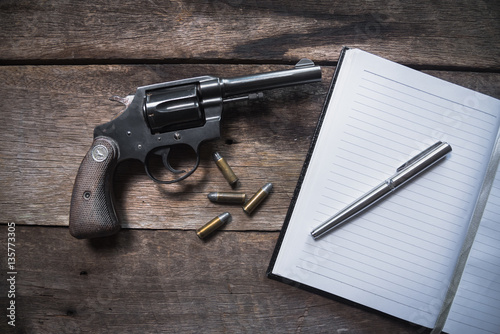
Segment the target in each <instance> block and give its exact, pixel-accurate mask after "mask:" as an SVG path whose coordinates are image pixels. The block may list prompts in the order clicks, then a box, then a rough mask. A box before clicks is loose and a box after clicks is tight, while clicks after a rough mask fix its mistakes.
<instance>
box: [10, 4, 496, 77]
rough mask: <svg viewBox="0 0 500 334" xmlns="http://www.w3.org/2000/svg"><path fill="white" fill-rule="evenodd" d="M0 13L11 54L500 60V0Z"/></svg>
mask: <svg viewBox="0 0 500 334" xmlns="http://www.w3.org/2000/svg"><path fill="white" fill-rule="evenodd" d="M0 18H1V20H0V50H2V52H1V53H0V59H1V60H4V61H5V62H9V63H16V62H17V63H30V62H31V63H54V62H56V63H61V61H64V62H66V63H75V62H79V63H95V62H96V61H97V62H108V63H113V62H114V63H116V62H123V61H134V62H141V61H145V60H149V61H150V62H165V61H167V62H177V61H181V62H185V61H188V62H191V63H196V62H198V63H199V62H217V63H219V62H233V63H241V62H283V61H288V62H290V61H294V60H297V59H300V58H302V57H310V58H312V59H314V60H316V61H321V62H334V61H336V60H337V55H338V53H339V51H340V49H341V48H342V46H343V45H348V46H352V47H360V48H364V49H368V50H370V51H372V52H375V53H377V54H380V55H381V56H384V57H387V58H389V59H391V60H395V61H398V62H401V63H405V64H412V65H419V66H440V67H453V68H457V67H458V68H459V67H462V68H482V69H496V70H498V68H499V64H500V46H499V43H498V41H499V40H500V3H499V2H498V1H496V0H476V1H452V0H447V1H411V2H408V1H400V0H389V1H363V0H353V1H336V2H332V1H316V0H315V1H310V0H308V1H303V0H300V1H298V0H294V1H283V0H281V1H241V0H226V1H211V0H210V1H208V0H194V1H192V0H189V1H187V0H176V1H168V2H163V1H157V0H136V1H118V0H97V1H90V2H85V3H81V2H74V1H61V0H48V1H43V2H33V1H28V0H17V1H2V2H1V3H0Z"/></svg>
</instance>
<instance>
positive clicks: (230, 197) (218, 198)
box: [207, 192, 247, 204]
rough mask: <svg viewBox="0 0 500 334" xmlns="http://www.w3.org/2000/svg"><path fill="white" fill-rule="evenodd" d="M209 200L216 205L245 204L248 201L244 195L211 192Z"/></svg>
mask: <svg viewBox="0 0 500 334" xmlns="http://www.w3.org/2000/svg"><path fill="white" fill-rule="evenodd" d="M207 197H208V199H209V200H210V201H212V202H216V203H235V204H243V203H245V201H246V199H247V195H245V194H244V193H221V192H211V193H209V194H208V195H207Z"/></svg>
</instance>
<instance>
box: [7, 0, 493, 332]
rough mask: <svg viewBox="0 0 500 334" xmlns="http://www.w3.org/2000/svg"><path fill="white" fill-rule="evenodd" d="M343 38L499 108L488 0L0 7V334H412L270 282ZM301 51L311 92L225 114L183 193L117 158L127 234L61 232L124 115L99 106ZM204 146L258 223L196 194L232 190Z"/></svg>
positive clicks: (287, 61) (56, 1)
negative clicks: (234, 180) (225, 216)
mask: <svg viewBox="0 0 500 334" xmlns="http://www.w3.org/2000/svg"><path fill="white" fill-rule="evenodd" d="M343 45H348V46H351V47H359V48H362V49H364V50H366V51H369V52H372V53H376V54H378V55H380V56H383V57H386V58H389V59H391V60H394V61H396V62H399V63H402V64H405V65H408V66H411V67H414V68H417V69H419V70H423V71H425V72H427V73H430V74H431V75H435V76H438V77H441V78H444V79H446V80H449V81H452V82H455V83H458V84H460V85H463V86H466V87H469V88H472V89H475V90H478V91H480V92H482V93H486V94H489V95H492V96H494V97H497V98H500V74H499V71H500V3H499V2H498V1H496V0H484V1H481V0H476V1H459V2H458V1H457V2H455V1H439V2H437V1H432V2H431V1H423V0H419V1H411V2H409V3H407V2H405V1H394V0H389V1H359V0H352V1H338V2H337V3H333V2H328V1H304V0H303V1H288V2H287V1H241V0H227V1H208V0H192V1H187V0H178V1H170V2H167V1H165V2H163V1H157V0H150V1H142V0H136V1H114V0H106V1H104V0H100V1H85V2H84V1H81V2H77V1H63V0H47V1H43V2H42V1H26V0H17V1H2V2H0V62H1V64H2V66H0V78H1V80H0V83H1V84H0V99H1V102H2V103H1V105H2V110H1V111H0V129H1V137H0V140H1V145H0V166H1V168H0V189H1V190H0V212H1V220H0V223H1V225H0V240H1V241H0V245H1V247H0V248H1V252H0V253H1V254H2V255H1V256H0V287H1V294H0V301H1V302H0V304H1V309H2V310H3V311H2V312H1V313H2V319H1V322H0V332H9V331H10V332H16V333H160V332H167V333H170V332H171V333H190V332H195V333H220V332H229V333H239V332H249V333H261V332H266V333H267V332H271V333H274V332H282V333H292V332H293V333H301V332H303V333H317V332H318V333H321V332H323V333H422V332H425V330H424V329H423V328H420V327H419V326H415V325H412V324H408V323H405V322H402V321H399V320H397V319H393V318H391V317H389V316H386V315H383V314H380V313H376V312H373V311H370V310H367V309H364V308H361V307H358V306H355V305H350V304H347V303H345V302H341V301H334V300H329V299H326V298H323V297H320V296H317V295H314V294H311V293H308V292H305V291H302V290H300V289H297V288H295V287H292V286H288V285H285V284H282V283H278V282H276V281H273V280H270V279H268V278H266V276H265V272H266V269H267V266H268V263H269V260H270V258H271V254H272V252H273V249H274V246H275V242H276V240H277V237H278V234H279V231H280V229H281V225H282V223H283V219H284V217H285V214H286V212H287V208H288V205H289V202H290V198H291V196H292V194H293V190H294V188H295V184H296V181H297V178H298V176H299V173H300V170H301V168H302V163H303V161H304V158H305V155H306V152H307V149H308V146H309V144H310V140H311V136H312V133H313V130H314V128H315V125H316V121H317V118H318V116H319V113H320V110H321V107H322V104H323V102H324V99H325V94H326V92H327V89H328V85H329V82H330V80H331V78H332V75H333V71H334V68H335V65H336V61H337V58H338V55H339V52H340V50H341V48H342V46H343ZM302 57H308V58H310V59H312V60H314V61H315V62H316V63H317V64H319V65H321V66H322V69H323V81H322V82H321V83H317V84H311V85H306V86H300V87H292V88H287V89H280V90H274V91H269V92H266V93H265V97H264V99H262V100H260V101H256V102H251V103H248V104H247V105H238V106H235V107H233V108H231V109H229V110H227V111H226V113H225V116H224V120H223V124H222V135H221V138H220V139H218V140H215V141H211V142H209V143H206V144H204V145H203V146H202V154H201V164H200V167H199V169H198V171H197V172H196V173H195V174H194V175H193V176H192V177H190V178H189V179H187V180H185V181H183V182H181V183H178V184H175V185H169V186H164V185H158V184H155V183H153V182H152V181H151V180H150V179H149V178H148V177H147V176H146V175H145V173H144V171H143V168H142V166H141V164H139V163H137V162H133V161H132V162H124V163H123V164H121V165H120V166H119V167H118V170H117V173H116V176H115V194H116V200H117V202H116V203H117V211H118V214H119V216H120V218H121V222H122V226H123V228H124V229H123V230H122V231H121V232H120V233H119V234H117V235H115V236H112V237H108V238H102V239H94V240H77V239H74V238H73V237H71V236H70V235H69V233H68V228H67V225H68V213H69V202H70V197H71V190H72V187H73V181H74V179H75V176H76V172H77V170H78V166H79V165H80V162H81V159H82V158H83V156H84V155H85V153H86V152H87V151H88V149H89V147H90V144H91V142H92V134H93V128H94V127H95V126H96V125H98V124H102V123H104V122H106V121H108V120H109V119H110V118H111V117H112V116H113V115H114V114H116V113H117V112H119V111H120V110H121V108H122V107H121V106H120V105H118V104H116V103H113V102H110V101H109V100H108V98H109V97H110V96H112V95H116V94H117V95H122V96H124V95H126V94H128V93H131V92H134V91H135V88H136V87H137V86H142V85H147V84H152V83H157V82H164V81H170V80H174V79H181V78H188V77H193V76H199V75H205V74H210V75H215V76H222V77H231V76H236V75H243V74H251V73H256V72H264V71H271V70H280V69H286V68H290V67H291V66H292V65H293V64H295V62H297V61H298V60H299V59H300V58H302ZM214 151H219V152H220V153H221V154H222V155H223V156H225V157H226V159H227V160H228V162H229V163H230V164H231V166H232V167H233V169H234V170H235V172H236V173H237V174H238V176H239V177H240V180H241V186H240V188H239V189H240V190H242V191H245V192H247V193H249V194H250V193H253V192H254V191H256V190H257V189H258V188H259V187H261V186H262V185H264V184H265V183H266V182H273V184H274V185H275V188H274V192H273V193H272V194H271V195H270V196H269V197H268V198H267V200H266V202H265V203H264V204H263V205H262V206H261V207H260V208H259V209H258V211H257V212H255V214H254V215H252V216H247V215H245V214H244V213H243V211H242V210H241V208H240V207H239V206H228V205H218V204H214V203H211V202H209V201H208V200H207V198H206V194H207V193H208V192H210V191H224V190H229V189H230V188H229V186H228V184H227V183H226V182H225V180H224V179H223V177H222V175H221V174H220V173H219V171H218V170H217V167H216V166H215V164H214V163H213V161H212V159H211V154H212V153H213V152H214ZM223 211H229V212H231V213H232V215H233V221H232V222H230V223H229V224H228V225H227V226H226V227H225V228H224V229H223V230H222V231H220V232H218V233H217V234H216V235H215V236H214V237H212V238H210V239H209V240H207V241H205V242H204V241H201V240H200V239H198V238H197V237H196V234H195V232H194V231H195V229H196V228H198V227H200V226H201V225H203V224H204V223H205V222H207V221H208V220H210V219H211V218H213V217H215V216H216V215H217V214H220V213H221V212H223ZM9 225H11V226H10V230H11V231H14V229H15V231H14V234H15V240H10V241H13V242H12V244H13V246H15V267H13V268H9V267H8V265H9V263H10V262H11V261H10V260H9V259H8V256H7V251H8V248H9V247H8V232H9ZM14 225H15V226H14ZM13 226H14V227H13ZM11 269H14V270H15V272H16V273H17V274H15V275H14V276H15V283H14V284H11V283H13V282H12V281H7V279H8V278H10V277H11V276H12V275H11V274H9V272H11V271H12V270H11ZM13 288H14V291H15V298H14V297H13V296H9V294H8V292H9V291H10V292H12V289H13ZM11 301H15V325H16V326H15V330H14V328H13V327H12V326H10V325H8V324H7V321H6V316H5V315H8V314H9V312H10V311H6V308H7V307H9V305H10V304H9V303H10V302H11ZM5 313H7V314H5ZM7 320H9V319H8V318H7ZM9 321H10V320H9ZM16 330H17V331H16Z"/></svg>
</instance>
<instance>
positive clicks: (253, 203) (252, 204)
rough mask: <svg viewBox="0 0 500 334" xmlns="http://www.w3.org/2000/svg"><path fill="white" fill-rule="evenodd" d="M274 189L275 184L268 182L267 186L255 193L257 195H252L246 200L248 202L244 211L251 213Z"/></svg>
mask: <svg viewBox="0 0 500 334" xmlns="http://www.w3.org/2000/svg"><path fill="white" fill-rule="evenodd" d="M272 189H273V184H272V183H267V184H266V185H265V186H263V187H262V188H261V189H260V190H259V191H257V192H256V193H255V195H253V196H252V198H250V199H249V200H248V202H246V204H245V205H244V206H243V211H245V213H247V214H251V213H252V212H253V210H255V209H256V208H257V207H258V206H259V204H260V203H262V201H263V200H264V199H265V198H266V197H267V195H269V193H270V192H271V190H272Z"/></svg>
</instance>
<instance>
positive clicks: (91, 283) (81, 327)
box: [0, 225, 422, 334]
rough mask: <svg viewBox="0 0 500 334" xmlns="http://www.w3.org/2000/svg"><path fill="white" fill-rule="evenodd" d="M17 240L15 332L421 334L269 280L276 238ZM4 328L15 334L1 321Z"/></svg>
mask: <svg viewBox="0 0 500 334" xmlns="http://www.w3.org/2000/svg"><path fill="white" fill-rule="evenodd" d="M6 233H7V228H6V226H5V225H2V226H0V237H1V238H2V239H3V238H6ZM15 233H16V245H17V246H16V270H17V275H16V286H15V289H16V297H15V302H16V331H15V333H41V334H43V333H138V332H141V333H159V332H161V333H164V332H165V333H200V332H203V333H223V332H227V333H242V332H243V333H246V332H249V333H276V332H281V333H293V332H295V333H301V332H304V333H312V332H314V333H336V332H346V333H422V332H421V328H420V327H418V326H413V325H411V324H408V323H404V322H401V321H399V320H395V319H393V318H391V317H388V316H384V315H382V314H379V313H372V312H369V311H367V310H365V309H361V308H358V307H355V306H351V305H348V304H346V303H343V302H339V301H333V300H328V299H326V298H323V297H320V296H317V295H314V294H311V293H308V292H305V291H302V290H299V289H297V288H294V287H291V286H288V285H285V284H282V283H279V282H276V281H273V280H270V279H268V278H266V277H265V271H266V268H267V265H268V262H269V259H270V257H271V253H272V250H273V248H274V244H275V242H276V239H277V236H278V233H276V232H275V233H257V232H222V233H218V234H217V235H215V236H214V237H213V238H211V239H210V240H209V241H208V242H203V241H201V240H199V239H198V238H197V237H196V235H195V233H194V232H193V231H189V232H182V231H137V230H129V231H124V232H122V233H120V234H118V235H116V236H114V237H112V238H105V239H100V240H93V241H92V242H89V241H82V240H76V239H74V238H72V237H70V236H69V235H68V233H67V230H66V229H64V228H48V227H40V226H37V227H34V226H32V227H29V226H17V227H16V232H15ZM0 249H1V252H2V254H6V245H5V243H0ZM38 254H43V256H38ZM5 261H6V257H5V256H2V257H0V267H1V268H6V263H5ZM4 274H5V271H4V270H3V269H2V272H1V275H2V277H3V275H4ZM5 285H6V279H4V278H2V279H1V281H0V286H1V291H6V290H4V287H5ZM2 298H3V301H2V308H3V309H4V310H5V305H6V304H5V303H4V301H5V300H6V299H7V298H6V296H5V295H2ZM0 329H2V333H11V332H12V333H14V331H7V330H8V329H9V327H8V326H7V325H6V322H5V320H4V319H2V321H0ZM5 329H7V330H5Z"/></svg>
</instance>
